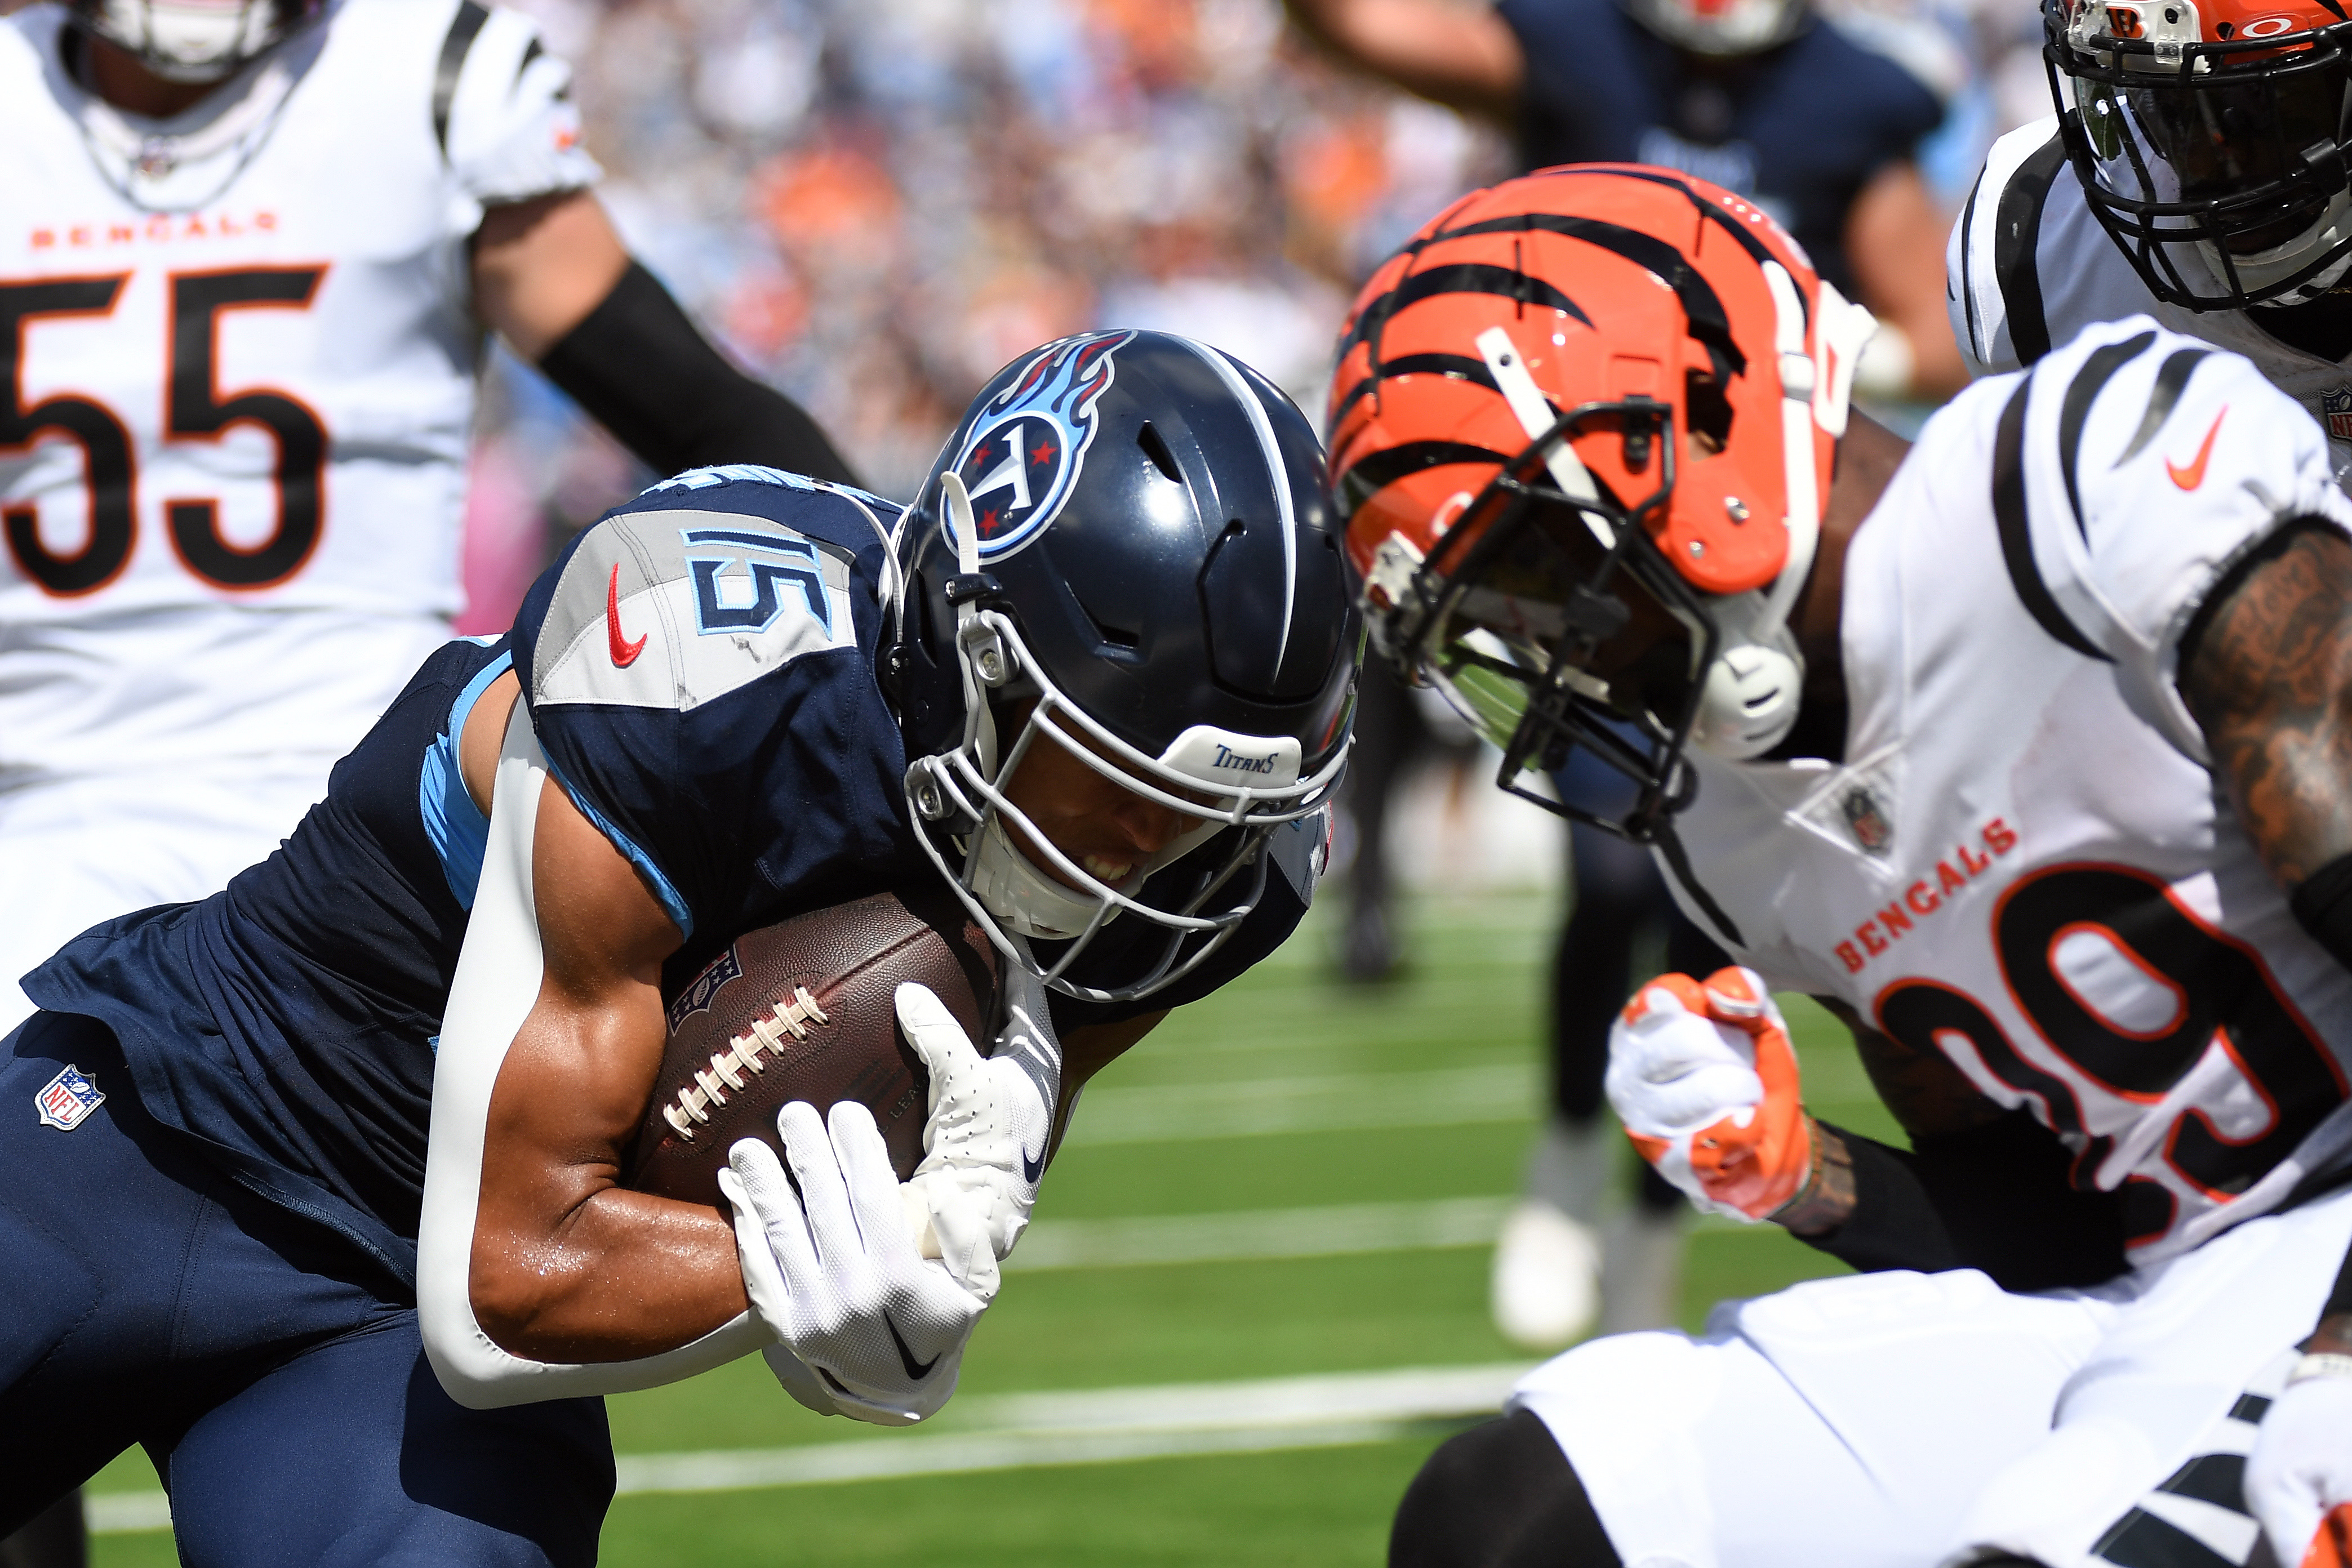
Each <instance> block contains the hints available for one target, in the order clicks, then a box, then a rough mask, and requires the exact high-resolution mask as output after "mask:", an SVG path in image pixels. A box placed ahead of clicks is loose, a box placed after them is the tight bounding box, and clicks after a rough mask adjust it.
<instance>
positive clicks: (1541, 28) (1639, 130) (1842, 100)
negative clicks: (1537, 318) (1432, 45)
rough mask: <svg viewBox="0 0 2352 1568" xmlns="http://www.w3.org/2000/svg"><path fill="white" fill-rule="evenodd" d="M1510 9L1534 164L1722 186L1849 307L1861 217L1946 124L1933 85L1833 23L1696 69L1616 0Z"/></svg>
mask: <svg viewBox="0 0 2352 1568" xmlns="http://www.w3.org/2000/svg"><path fill="white" fill-rule="evenodd" d="M1496 10H1497V11H1498V12H1499V14H1500V15H1501V16H1502V17H1503V19H1504V21H1505V22H1507V23H1508V24H1509V25H1510V27H1511V30H1512V31H1513V32H1515V33H1517V35H1518V39H1519V47H1520V49H1521V51H1522V52H1523V53H1524V54H1525V55H1526V57H1527V67H1528V70H1527V85H1526V87H1525V89H1523V91H1522V93H1521V100H1520V118H1519V141H1520V151H1521V155H1522V157H1523V158H1524V159H1525V160H1526V163H1527V167H1528V168H1530V169H1539V168H1546V167H1549V166H1550V165H1551V164H1555V163H1594V162H1610V163H1655V164H1662V165H1664V166H1665V167H1667V168H1670V169H1679V170H1681V171H1682V172H1684V173H1686V174H1696V176H1698V177H1699V178H1700V179H1702V180H1709V181H1712V182H1714V183H1716V184H1718V185H1721V186H1723V187H1724V188H1725V189H1727V190H1730V191H1735V192H1738V193H1739V194H1741V195H1743V196H1747V197H1748V198H1750V199H1751V200H1753V201H1754V202H1755V203H1756V204H1757V205H1759V206H1760V207H1762V208H1764V209H1765V210H1766V211H1767V212H1769V213H1770V214H1772V216H1774V217H1775V218H1777V219H1779V220H1780V225H1781V226H1782V227H1784V228H1786V229H1787V230H1788V231H1789V232H1790V234H1792V235H1795V236H1796V238H1797V243H1798V244H1799V245H1801V246H1804V247H1805V251H1806V253H1807V254H1808V255H1809V256H1811V258H1812V261H1813V265H1814V267H1817V268H1818V269H1819V270H1820V272H1821V274H1822V277H1826V278H1828V279H1829V280H1830V281H1831V282H1832V283H1833V284H1835V285H1836V286H1837V287H1838V288H1839V289H1840V290H1841V291H1843V293H1845V294H1847V295H1849V296H1851V295H1853V292H1854V285H1853V272H1852V269H1851V268H1850V267H1849V266H1848V265H1847V261H1846V256H1845V250H1844V230H1845V216H1846V210H1847V209H1848V208H1849V207H1851V206H1852V205H1853V199H1854V196H1855V195H1856V194H1857V193H1859V192H1860V191H1861V190H1862V187H1863V185H1864V183H1867V182H1868V181H1869V179H1870V177H1871V176H1872V175H1874V174H1875V173H1877V172H1879V171H1880V170H1881V169H1883V168H1885V166H1886V165H1887V164H1888V163H1890V162H1895V160H1897V159H1903V158H1908V157H1910V156H1911V155H1912V152H1913V150H1914V149H1915V148H1916V145H1917V143H1918V141H1919V140H1920V138H1922V137H1924V136H1926V135H1927V133H1928V132H1929V131H1933V130H1935V129H1936V126H1937V123H1938V122H1939V121H1940V120H1942V119H1943V117H1944V111H1943V106H1942V105H1941V104H1940V103H1939V102H1938V101H1937V97H1936V94H1935V93H1934V92H1933V91H1932V90H1931V89H1929V88H1928V87H1927V85H1926V84H1925V83H1923V82H1922V81H1920V80H1919V78H1916V77H1915V76H1913V75H1912V74H1911V73H1910V72H1909V71H1907V70H1906V69H1904V68H1903V67H1901V66H1899V65H1897V64H1895V61H1893V60H1891V59H1889V58H1887V57H1885V56H1884V55H1881V54H1877V53H1875V52H1874V51H1872V50H1870V49H1867V48H1864V47H1862V46H1861V45H1860V44H1857V43H1855V42H1854V41H1853V39H1852V38H1849V37H1846V35H1844V34H1843V33H1841V32H1840V31H1839V30H1838V29H1837V28H1836V26H1833V25H1832V24H1830V23H1828V22H1824V21H1820V20H1815V21H1814V22H1813V23H1812V24H1811V26H1808V27H1807V28H1806V29H1805V30H1804V31H1803V32H1802V33H1800V34H1799V35H1798V36H1797V37H1794V38H1792V39H1790V41H1789V42H1788V43H1786V44H1783V45H1781V46H1780V47H1777V48H1773V49H1769V50H1767V51H1765V52H1763V53H1761V54H1757V55H1749V56H1744V57H1737V58H1732V59H1725V60H1708V61H1705V62H1696V61H1695V60H1694V59H1693V58H1692V57H1690V56H1687V55H1685V54H1683V53H1681V52H1680V51H1678V50H1676V49H1675V47H1673V46H1672V45H1670V44H1668V43H1667V42H1665V40H1664V39H1663V38H1660V37H1658V36H1657V35H1656V34H1654V33H1652V32H1651V31H1649V29H1647V28H1645V27H1643V26H1642V25H1641V24H1640V23H1638V22H1636V21H1634V20H1633V18H1632V17H1631V16H1627V15H1626V14H1625V12H1624V11H1623V10H1622V8H1621V7H1620V6H1619V5H1617V4H1616V3H1615V0H1501V4H1500V5H1498V6H1497V7H1496Z"/></svg>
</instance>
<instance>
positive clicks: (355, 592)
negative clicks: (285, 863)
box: [0, 0, 597, 786]
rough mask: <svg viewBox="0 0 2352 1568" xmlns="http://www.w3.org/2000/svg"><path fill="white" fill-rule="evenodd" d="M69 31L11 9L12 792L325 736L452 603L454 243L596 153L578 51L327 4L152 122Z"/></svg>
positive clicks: (509, 22)
mask: <svg viewBox="0 0 2352 1568" xmlns="http://www.w3.org/2000/svg"><path fill="white" fill-rule="evenodd" d="M69 36H70V35H69V29H68V27H67V26H66V22H65V16H64V14H63V12H62V11H61V9H60V8H58V6H56V5H35V6H32V7H30V8H28V9H26V10H24V11H21V12H18V13H17V14H16V15H14V16H9V17H7V18H5V20H0V143H4V144H5V146H6V147H7V148H8V150H9V152H8V156H7V157H6V158H5V160H0V786H6V785H10V784H16V783H23V782H26V781H30V780H37V779H44V778H58V777H65V776H71V775H75V774H79V773H82V772H87V771H94V770H103V769H105V768H108V767H110V766H117V765H119V764H120V762H121V759H122V758H124V757H126V756H132V755H135V756H136V757H137V758H140V760H141V761H142V763H143V764H146V765H150V766H152V765H155V764H159V763H161V764H167V765H168V764H169V763H170V762H171V761H172V760H173V758H176V757H180V756H187V757H203V758H221V757H224V756H236V755H239V754H250V753H257V752H269V751H284V750H286V749H289V747H290V748H293V749H302V750H308V749H318V750H320V751H322V752H323V753H324V754H325V755H326V756H328V757H332V756H335V755H339V754H340V753H341V751H342V750H343V749H344V748H345V747H347V746H348V745H349V744H350V743H351V742H352V741H353V740H355V739H356V738H357V737H358V736H359V734H360V732H361V731H362V729H364V728H365V727H366V725H367V724H368V722H369V721H370V720H371V719H372V718H373V716H374V715H375V714H376V713H377V712H378V711H380V710H381V709H382V707H383V704H384V703H385V702H386V701H387V700H388V699H389V698H390V697H391V695H393V693H394V691H396V690H397V689H398V686H399V685H400V682H401V681H402V680H403V679H404V677H405V676H406V674H407V673H408V672H409V671H410V670H411V669H413V668H414V667H415V664H416V662H417V660H418V659H419V658H421V657H422V656H423V655H424V653H426V652H427V651H429V650H430V649H431V648H432V647H433V646H435V645H436V644H437V643H439V642H440V641H442V640H443V639H444V638H446V636H447V635H448V618H449V617H450V616H451V615H452V614H453V613H454V612H456V611H457V609H458V608H459V596H460V589H459V577H458V569H459V536H458V528H459V520H460V516H461V512H462V507H463V503H464V486H465V462H466V454H467V436H468V430H469V426H470V424H471V422H472V417H473V411H474V400H475V371H476V365H477V362H478V352H479V347H480V329H479V328H478V326H477V325H476V324H475V322H474V319H473V316H472V313H471V308H470V300H469V287H470V286H469V274H468V263H467V237H468V236H469V235H471V234H472V233H473V231H474V230H475V228H476V227H477V226H478V225H479V223H480V220H481V216H482V212H483V209H484V207H485V206H486V205H489V204H496V203H499V202H508V201H517V200H523V199H527V198H529V197H531V196H535V195H539V194H542V193H547V192H551V191H560V190H565V189H571V188H576V187H579V186H583V185H585V184H588V183H591V182H592V181H593V180H594V179H595V177H596V175H597V169H596V166H595V164H594V163H593V162H592V161H591V160H590V159H589V158H588V156H587V155H586V153H585V152H583V151H582V150H581V148H580V147H579V145H578V141H579V131H578V117H577V114H576V112H575V111H574V110H573V108H572V104H571V103H570V101H569V98H568V92H569V84H570V70H569V68H568V67H566V66H565V65H564V64H563V63H562V61H560V60H557V59H555V58H554V57H551V56H549V55H547V54H546V53H545V52H544V50H543V49H542V48H541V45H540V43H539V40H538V38H537V36H536V34H535V32H534V30H533V28H532V26H531V25H530V23H529V22H528V21H526V20H525V19H523V18H522V17H521V16H519V15H516V14H514V13H511V12H505V11H495V10H487V9H485V8H484V7H483V6H481V5H478V4H476V3H475V0H340V3H339V4H336V5H330V6H328V7H327V9H326V13H325V16H324V17H323V19H322V20H321V21H320V23H319V24H317V25H314V26H310V28H309V29H308V30H307V31H304V32H301V33H299V34H298V35H297V36H296V37H293V38H292V39H290V40H289V42H287V43H286V44H284V45H282V46H281V47H278V48H277V49H276V50H274V51H272V52H270V53H269V54H268V55H266V56H265V57H262V58H261V59H260V60H259V61H257V63H255V64H254V65H252V66H249V67H247V68H246V69H245V71H244V72H243V73H241V74H240V75H239V76H238V77H237V78H235V79H234V80H232V81H231V82H230V83H228V84H227V85H226V86H224V87H223V88H222V89H220V90H219V91H217V92H215V93H214V94H213V95H212V96H211V97H210V98H208V99H205V101H204V102H203V103H202V104H200V105H198V106H197V107H196V108H195V109H194V110H190V111H188V113H187V114H186V115H184V116H183V117H182V118H181V119H180V120H173V121H167V122H153V121H146V120H140V119H138V118H136V117H134V116H131V115H128V114H125V113H122V112H121V111H118V110H115V109H113V108H112V107H110V105H108V104H107V103H105V102H104V101H102V100H100V99H98V98H96V97H95V96H93V95H92V94H90V93H89V92H87V91H85V90H84V89H82V88H81V87H80V86H79V84H78V83H77V82H76V80H75V79H74V78H73V76H72V74H71V72H70V70H69V68H68V50H67V45H68V38H69ZM256 612H258V613H256ZM261 715H266V717H249V716H261ZM247 724H249V725H251V726H253V727H254V728H255V733H252V734H249V735H248V734H244V733H241V732H240V728H239V727H240V726H241V725H247Z"/></svg>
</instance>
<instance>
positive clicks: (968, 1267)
mask: <svg viewBox="0 0 2352 1568" xmlns="http://www.w3.org/2000/svg"><path fill="white" fill-rule="evenodd" d="M1007 967H1008V968H1010V967H1011V966H1009V965H1008V966H1007ZM1011 983H1012V985H1013V997H1012V1006H1011V1017H1010V1019H1009V1020H1008V1021H1007V1022H1006V1024H1005V1026H1004V1032H1003V1033H1002V1034H1000V1035H998V1036H997V1038H996V1050H995V1052H994V1054H992V1055H990V1056H986V1057H983V1056H982V1055H981V1054H980V1052H978V1051H974V1050H973V1049H972V1045H971V1040H969V1039H967V1038H966V1037H965V1035H964V1032H963V1026H962V1025H961V1024H959V1023H957V1022H956V1020H955V1017H954V1015H953V1014H951V1013H950V1012H949V1011H948V1009H947V1007H946V1005H945V1004H943V1003H942V1002H941V1001H940V999H939V998H937V997H935V996H933V995H932V994H931V993H930V992H929V990H927V989H925V988H923V987H921V986H918V985H912V984H908V985H903V986H900V987H899V988H898V1027H899V1028H900V1029H901V1030H905V1031H906V1035H907V1042H908V1044H909V1045H912V1046H913V1047H914V1048H915V1053H916V1054H917V1055H919V1056H920V1057H921V1058H922V1059H923V1065H924V1066H925V1067H927V1068H929V1070H930V1075H931V1110H930V1120H929V1122H927V1123H925V1124H924V1126H923V1150H924V1155H923V1163H922V1164H921V1165H919V1166H916V1167H915V1179H914V1180H912V1181H910V1182H908V1184H907V1187H908V1213H909V1218H914V1217H915V1216H916V1215H917V1214H919V1213H923V1212H925V1211H927V1214H928V1218H929V1223H930V1231H929V1236H928V1237H927V1238H926V1240H927V1242H929V1243H930V1245H927V1246H926V1247H925V1248H924V1250H925V1251H926V1252H927V1253H928V1252H929V1251H930V1250H931V1249H932V1247H933V1246H935V1247H936V1248H937V1250H938V1254H939V1256H940V1259H941V1260H944V1261H945V1262H946V1264H947V1266H948V1270H949V1272H950V1273H952V1274H953V1275H954V1276H955V1277H956V1279H957V1281H959V1282H960V1283H961V1284H962V1285H963V1287H964V1288H965V1289H966V1290H968V1291H971V1292H972V1294H974V1295H976V1296H978V1297H979V1298H980V1299H981V1300H982V1301H993V1300H994V1299H995V1296H996V1288H997V1284H998V1281H999V1279H1000V1275H999V1272H998V1270H997V1260H999V1259H1002V1258H1003V1257H1004V1256H1005V1255H1006V1254H1007V1253H1009V1252H1011V1251H1012V1250H1013V1243H1014V1242H1016V1241H1018V1240H1020V1239H1021V1232H1022V1231H1024V1229H1026V1228H1028V1225H1029V1210H1030V1208H1031V1207H1033V1206H1034V1204H1035V1203H1036V1201H1037V1182H1038V1179H1039V1177H1041V1176H1044V1175H1045V1145H1046V1143H1047V1141H1048V1140H1049V1139H1051V1138H1052V1136H1053V1133H1054V1105H1055V1100H1056V1098H1057V1097H1058V1096H1059V1094H1060V1092H1061V1088H1062V1043H1061V1041H1060V1040H1056V1039H1055V1037H1054V1020H1053V1016H1052V1014H1051V1013H1049V1012H1048V1011H1047V1010H1046V1006H1045V987H1044V986H1043V985H1041V984H1039V983H1038V982H1037V979H1036V977H1034V976H1033V975H1030V974H1028V973H1026V972H1025V971H1020V972H1017V973H1016V975H1015V977H1014V978H1013V981H1012V982H1011ZM918 1202H919V1204H920V1205H921V1208H920V1209H918V1208H917V1207H916V1206H917V1203H918ZM918 1223H919V1221H918Z"/></svg>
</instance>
